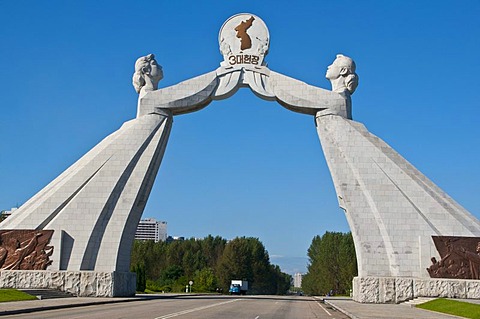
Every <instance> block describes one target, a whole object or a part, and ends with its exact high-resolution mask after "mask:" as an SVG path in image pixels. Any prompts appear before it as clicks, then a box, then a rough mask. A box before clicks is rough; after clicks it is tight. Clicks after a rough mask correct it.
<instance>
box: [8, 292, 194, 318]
mask: <svg viewBox="0 0 480 319" xmlns="http://www.w3.org/2000/svg"><path fill="white" fill-rule="evenodd" d="M193 295H195V296H199V295H201V294H178V295H170V296H162V295H150V296H151V297H150V296H149V295H141V296H139V297H137V298H133V297H132V298H129V299H114V298H112V300H102V301H88V302H84V303H71V304H68V303H67V304H61V305H45V306H38V307H31V308H23V309H15V310H4V311H1V310H0V317H1V316H8V315H18V314H26V313H32V312H39V311H48V310H58V309H68V308H76V307H87V306H96V305H105V304H113V303H121V302H138V301H148V300H153V299H170V298H178V297H182V296H193ZM73 298H75V297H73ZM77 298H81V297H77ZM49 300H51V299H49ZM44 301H46V300H44Z"/></svg>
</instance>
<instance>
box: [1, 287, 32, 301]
mask: <svg viewBox="0 0 480 319" xmlns="http://www.w3.org/2000/svg"><path fill="white" fill-rule="evenodd" d="M36 299H37V298H36V297H35V296H32V295H29V294H27V293H25V292H23V291H19V290H15V289H0V302H6V301H23V300H36Z"/></svg>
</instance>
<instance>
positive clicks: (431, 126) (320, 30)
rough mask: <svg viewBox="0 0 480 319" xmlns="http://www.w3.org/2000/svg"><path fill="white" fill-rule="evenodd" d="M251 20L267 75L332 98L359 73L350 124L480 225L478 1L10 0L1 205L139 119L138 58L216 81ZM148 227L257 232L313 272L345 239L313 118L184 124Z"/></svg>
mask: <svg viewBox="0 0 480 319" xmlns="http://www.w3.org/2000/svg"><path fill="white" fill-rule="evenodd" d="M241 12H249V13H253V14H256V15H258V16H259V17H261V18H262V19H263V20H264V21H265V23H266V24H267V27H268V28H269V31H270V36H271V41H270V51H269V55H268V56H267V57H266V61H267V62H268V66H269V68H270V69H272V70H274V71H276V72H279V73H282V74H285V75H288V76H291V77H293V78H296V79H299V80H302V81H305V82H307V83H309V84H312V85H316V86H319V87H323V88H330V84H329V82H328V81H327V80H326V79H325V78H324V76H325V70H326V68H327V66H328V65H329V64H330V63H331V62H332V61H333V59H334V58H335V55H336V54H337V53H343V54H345V55H349V56H351V57H352V58H353V59H354V60H355V61H356V63H357V73H358V75H359V78H360V83H359V87H358V89H357V91H356V92H355V94H354V95H353V116H354V119H355V120H356V121H359V122H362V123H364V124H365V125H366V126H367V128H368V129H369V130H370V131H371V132H372V133H374V134H376V135H377V136H379V137H380V138H382V139H383V140H385V141H386V142H387V143H388V144H390V145H391V146H392V147H393V148H394V149H395V150H397V151H398V152H399V153H400V154H401V155H403V156H404V157H405V158H406V159H407V160H409V161H410V162H411V163H412V164H413V165H415V166H416V167H417V168H418V169H420V171H422V172H423V173H424V174H425V175H427V176H428V177H429V178H431V179H432V180H433V181H434V182H435V183H437V184H438V185H439V186H440V187H441V188H442V189H443V190H445V191H446V192H447V193H448V194H449V195H451V196H452V197H453V198H454V199H456V200H457V201H458V202H459V203H460V204H461V205H463V206H464V207H465V208H466V209H467V210H469V211H470V212H471V213H472V214H474V215H475V216H477V217H480V196H478V191H479V189H480V187H479V186H480V168H479V162H480V150H479V142H478V136H479V133H480V125H479V124H478V118H479V117H480V101H479V99H480V89H479V88H478V86H479V85H478V78H479V74H480V62H479V57H480V41H479V39H480V19H478V16H479V14H480V2H479V1H477V0H470V1H468V0H467V1H456V2H454V1H435V2H427V1H425V2H420V1H296V2H295V3H293V2H292V1H261V2H260V1H250V2H246V1H236V2H234V1H44V2H39V1H2V2H0V65H1V72H0V93H1V94H0V107H1V113H0V114H1V115H0V133H1V136H2V138H1V143H0V151H1V156H0V179H1V183H0V209H1V210H3V209H10V208H11V207H13V206H16V205H17V204H22V203H24V202H25V201H26V200H28V199H29V198H30V197H31V196H33V195H34V194H35V193H36V192H38V191H39V190H40V189H41V188H42V187H43V186H45V185H46V184H47V183H48V182H50V181H51V180H52V179H54V178H55V177H56V176H57V175H58V174H60V173H61V172H62V171H63V170H65V169H66V168H67V167H68V166H69V165H71V164H72V163H73V162H75V161H76V160H77V159H78V158H79V157H80V156H82V155H83V154H84V153H86V152H87V151H88V150H89V149H91V148H92V147H93V146H94V145H96V144H97V143H98V142H99V141H100V140H102V139H103V138H104V137H105V136H107V135H108V134H110V133H112V132H113V131H115V130H116V129H118V128H119V127H120V125H121V124H122V123H123V122H125V121H127V120H130V119H132V118H134V117H135V112H136V100H137V94H136V93H135V91H134V89H133V87H132V85H131V76H132V74H133V67H134V63H135V60H136V58H138V57H139V56H142V55H145V54H148V53H154V54H155V55H156V56H157V61H158V63H159V64H161V65H162V66H163V69H164V74H165V78H164V80H162V82H160V87H165V86H169V85H173V84H176V83H178V82H180V81H183V80H186V79H189V78H192V77H194V76H197V75H201V74H204V73H206V72H209V71H212V70H214V69H216V68H217V67H218V66H219V63H220V61H221V60H222V56H221V54H220V52H219V49H218V42H217V41H218V40H217V38H218V32H219V30H220V27H221V26H222V24H223V22H224V21H225V20H226V19H228V18H229V17H230V16H232V15H234V14H237V13H241ZM144 217H154V218H157V219H161V220H166V221H167V222H168V230H169V234H171V235H176V236H186V237H191V236H194V237H204V236H206V235H208V234H213V235H220V236H223V237H225V238H233V237H235V236H254V237H258V238H260V240H261V241H262V242H263V243H264V244H265V246H266V248H267V250H268V251H269V253H270V256H271V259H272V261H273V262H275V263H278V264H280V266H281V267H282V268H283V269H284V271H287V272H294V271H297V270H299V271H304V269H305V266H306V251H307V249H308V247H309V245H310V242H311V240H312V238H313V236H315V235H322V234H323V233H324V232H325V231H327V230H330V231H344V232H345V231H348V225H347V222H346V219H345V216H344V214H343V212H342V211H341V210H340V209H339V208H338V204H337V202H336V196H335V193H334V189H333V184H332V181H331V177H330V173H329V171H328V168H327V166H326V163H325V159H324V157H323V154H322V150H321V146H320V142H319V140H318V137H317V134H316V131H315V126H314V121H313V119H312V117H310V116H307V115H301V114H296V113H293V112H290V111H288V110H286V109H284V108H282V107H281V106H280V105H278V104H276V103H275V102H266V101H262V100H260V99H259V98H257V97H256V96H254V95H253V94H252V93H251V92H250V90H248V89H242V90H240V91H239V92H238V93H236V94H235V95H234V96H233V97H231V98H229V99H227V100H223V101H215V102H213V103H212V104H210V105H209V106H208V107H207V108H206V109H204V110H201V111H199V112H196V113H192V114H187V115H181V116H178V117H176V118H175V120H174V127H173V131H172V134H171V137H170V140H169V144H168V147H167V151H166V154H165V157H164V160H163V163H162V166H161V167H160V171H159V173H158V176H157V180H156V182H155V186H154V189H153V190H152V193H151V196H150V199H149V202H148V204H147V208H146V210H145V212H144Z"/></svg>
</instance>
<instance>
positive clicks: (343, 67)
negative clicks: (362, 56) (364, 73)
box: [325, 54, 358, 94]
mask: <svg viewBox="0 0 480 319" xmlns="http://www.w3.org/2000/svg"><path fill="white" fill-rule="evenodd" d="M355 68H356V66H355V62H353V60H352V59H351V58H349V57H348V56H345V55H343V54H337V58H336V59H335V61H333V63H332V64H331V65H330V66H329V67H328V68H327V74H325V77H326V78H327V79H329V80H330V82H332V89H333V91H335V92H341V91H345V90H346V91H348V92H349V93H350V94H353V92H355V89H356V88H357V86H358V76H357V74H356V73H355Z"/></svg>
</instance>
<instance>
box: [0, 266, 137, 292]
mask: <svg viewBox="0 0 480 319" xmlns="http://www.w3.org/2000/svg"><path fill="white" fill-rule="evenodd" d="M136 278H137V276H136V274H135V273H132V272H118V271H113V272H98V271H48V270H43V271H42V270H36V271H34V270H2V271H0V288H15V289H57V290H60V291H65V292H69V293H71V294H73V295H75V296H78V297H128V296H134V295H135V291H136Z"/></svg>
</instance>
